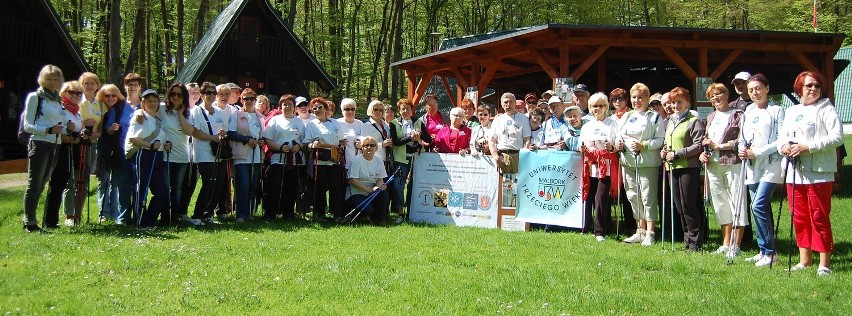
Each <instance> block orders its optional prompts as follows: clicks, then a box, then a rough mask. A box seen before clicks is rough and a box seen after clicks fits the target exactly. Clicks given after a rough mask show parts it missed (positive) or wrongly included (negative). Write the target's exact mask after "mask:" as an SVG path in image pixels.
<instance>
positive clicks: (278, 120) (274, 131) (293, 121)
mask: <svg viewBox="0 0 852 316" xmlns="http://www.w3.org/2000/svg"><path fill="white" fill-rule="evenodd" d="M304 135H305V123H304V122H302V120H301V119H300V118H299V117H297V116H294V117H292V118H286V117H284V115H283V114H282V115H276V116H274V117H273V118H272V119H270V120H269V123H268V124H267V125H266V129H264V130H263V137H265V138H267V139H271V140H272V141H273V142H276V143H278V144H281V145H284V144H286V145H287V146H293V142H294V141H295V142H296V143H297V144H300V145H301V144H302V143H304V142H303V141H302V137H303V136H304ZM271 149H272V150H273V152H274V154H272V158H271V159H270V161H271V162H272V163H273V164H283V163H285V159H286V158H287V157H286V155H285V156H284V157H282V155H281V153H280V152H279V151H278V148H271ZM298 155H300V156H301V155H302V152H301V151H300V152H299V153H298ZM302 161H304V160H302Z"/></svg>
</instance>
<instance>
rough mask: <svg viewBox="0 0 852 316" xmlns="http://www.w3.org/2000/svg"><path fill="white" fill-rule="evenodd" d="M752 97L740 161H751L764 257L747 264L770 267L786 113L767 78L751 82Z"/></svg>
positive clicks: (749, 176)
mask: <svg viewBox="0 0 852 316" xmlns="http://www.w3.org/2000/svg"><path fill="white" fill-rule="evenodd" d="M748 94H749V96H751V100H752V104H749V105H748V107H746V110H745V115H744V116H743V125H742V129H741V130H740V140H739V148H738V149H739V157H740V158H741V159H747V160H748V161H745V162H744V163H745V164H746V172H745V174H743V177H745V184H746V186H747V187H748V191H749V196H751V201H752V203H751V212H752V216H753V217H754V230H755V233H756V234H757V246H758V247H759V248H760V253H758V254H757V255H755V256H754V257H751V258H746V261H747V262H754V264H755V266H758V267H763V266H768V265H769V264H770V263H772V262H774V261H775V260H777V257H776V254H775V251H776V249H775V232H774V228H775V223H774V222H773V220H772V207H771V206H770V202H771V201H772V192H773V190H774V189H775V185H776V184H779V183H782V181H783V179H782V173H781V155H780V154H778V149H777V145H778V142H779V140H778V133H779V131H780V130H781V128H782V124H783V123H784V110H783V109H781V107H780V106H778V105H776V104H774V103H773V102H772V101H770V100H769V97H768V95H769V80H767V79H766V77H765V76H763V74H755V75H753V76H751V77H750V78H749V79H748Z"/></svg>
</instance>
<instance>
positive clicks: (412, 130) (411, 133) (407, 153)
mask: <svg viewBox="0 0 852 316" xmlns="http://www.w3.org/2000/svg"><path fill="white" fill-rule="evenodd" d="M396 106H397V108H399V117H397V118H395V119H393V121H391V122H390V123H389V124H388V125H389V126H390V135H391V140H393V159H394V170H396V169H399V176H398V177H397V178H396V180H394V181H393V182H392V183H391V186H392V187H393V189H392V190H391V191H392V192H393V195H392V196H391V209H392V210H393V211H394V212H397V214H400V218H402V219H403V220H404V216H403V212H402V209H403V207H406V205H405V202H406V199H404V196H405V194H404V193H405V189H406V186H407V183H406V182H407V181H408V177H409V174H410V173H411V171H412V170H411V165H412V164H413V163H414V161H413V160H414V156H415V154H416V153H417V151H418V149H419V148H420V130H418V129H417V128H416V127H415V125H414V121H412V119H411V117H412V115H414V104H413V103H411V100H409V99H400V100H399V101H397V102H396ZM353 108H354V106H353ZM477 126H479V125H477ZM348 149H349V146H348V144H347V150H348ZM347 163H348V162H347Z"/></svg>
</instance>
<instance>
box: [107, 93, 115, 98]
mask: <svg viewBox="0 0 852 316" xmlns="http://www.w3.org/2000/svg"><path fill="white" fill-rule="evenodd" d="M117 97H118V95H116V94H104V98H117Z"/></svg>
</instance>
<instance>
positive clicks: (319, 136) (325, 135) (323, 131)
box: [302, 119, 340, 166]
mask: <svg viewBox="0 0 852 316" xmlns="http://www.w3.org/2000/svg"><path fill="white" fill-rule="evenodd" d="M339 130H340V125H338V124H337V121H336V120H334V119H327V120H325V122H320V121H319V119H313V120H311V121H310V122H308V127H307V128H305V138H304V139H303V140H302V142H304V143H312V142H314V141H315V140H318V141H319V142H320V143H321V144H328V145H335V146H337V144H338V143H339V142H340V141H339V139H340V138H338V137H337V135H338V132H339ZM314 158H315V157H314V155H311V156H310V157H308V160H309V161H310V163H311V164H313V159H314ZM317 164H319V165H322V166H330V165H333V163H332V162H331V161H320V162H318V163H317Z"/></svg>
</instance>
